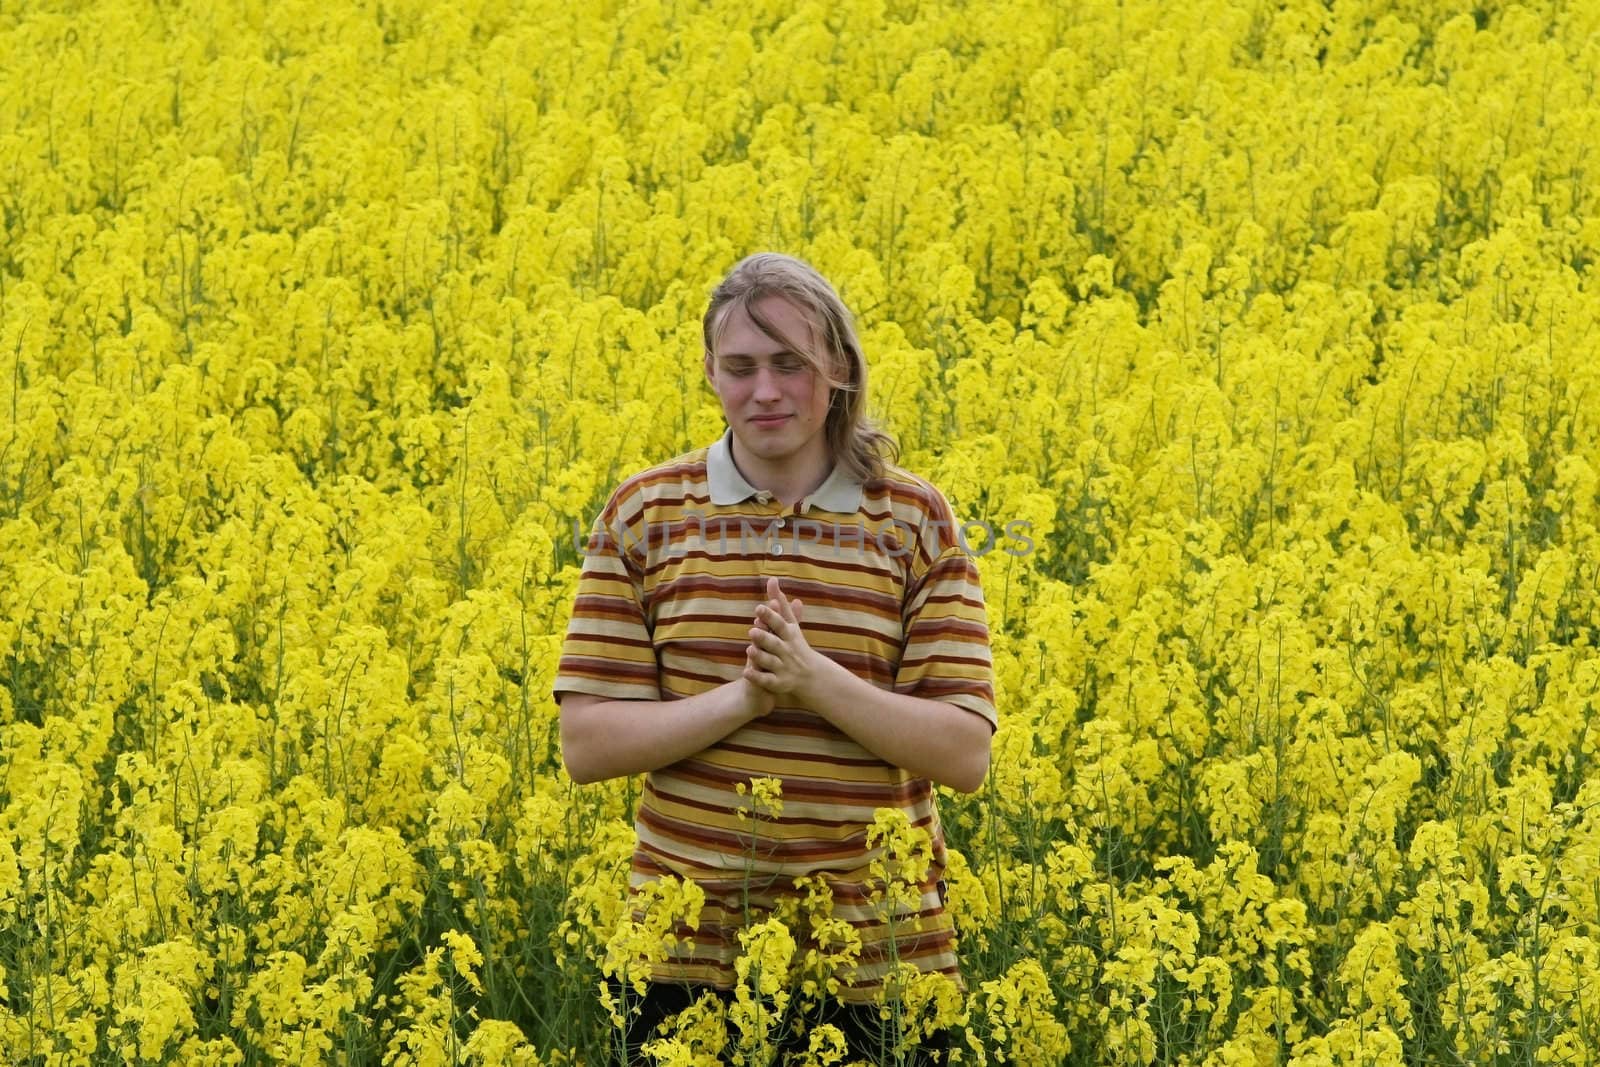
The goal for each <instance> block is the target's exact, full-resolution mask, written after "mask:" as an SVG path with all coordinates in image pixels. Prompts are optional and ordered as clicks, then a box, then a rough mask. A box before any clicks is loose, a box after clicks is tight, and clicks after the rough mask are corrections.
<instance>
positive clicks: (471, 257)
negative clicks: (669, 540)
mask: <svg viewBox="0 0 1600 1067" xmlns="http://www.w3.org/2000/svg"><path fill="white" fill-rule="evenodd" d="M0 71H4V75H3V77H0V223H3V226H4V231H3V240H0V1062H7V1063H16V1064H29V1065H32V1064H39V1065H62V1067H66V1065H76V1064H112V1063H129V1064H133V1063H138V1064H143V1063H194V1064H267V1063H294V1064H300V1063H322V1062H330V1063H346V1064H386V1065H387V1064H396V1065H400V1064H418V1065H422V1064H428V1065H432V1064H458V1063H459V1064H499V1063H514V1064H541V1065H551V1064H569V1065H576V1064H591V1065H599V1064H603V1063H605V1062H606V1061H607V1060H606V1058H607V1055H608V1049H609V1041H610V1036H609V1035H610V1020H609V1016H608V1012H609V1011H612V1010H615V1011H618V1012H620V1011H625V1010H626V1003H625V1002H619V1001H618V1000H616V999H613V998H606V999H610V1001H611V1002H610V1003H609V1004H608V1003H605V1002H603V998H602V997H601V995H600V988H601V985H602V979H603V976H604V975H607V974H610V975H615V976H618V977H622V978H624V979H625V978H627V977H628V976H629V975H631V974H632V973H634V966H635V965H636V964H637V963H638V962H639V961H640V960H641V959H643V958H647V957H648V956H649V954H650V953H651V952H652V951H658V950H659V949H660V946H661V943H662V939H663V938H664V937H667V936H670V935H671V931H672V930H673V929H674V928H675V927H676V926H677V925H678V924H679V923H680V922H682V921H686V920H687V919H689V918H692V915H693V913H694V909H695V907H696V902H695V899H694V887H693V886H675V885H665V886H661V887H659V890H658V891H657V893H656V894H655V897H656V901H655V903H656V907H655V908H653V909H652V914H651V915H650V916H649V917H648V919H647V922H645V923H644V924H640V925H632V924H629V923H625V922H623V921H622V920H623V918H624V914H623V907H622V905H623V897H624V885H625V879H626V872H625V867H626V858H627V856H628V853H629V852H630V850H631V847H632V825H631V811H632V805H633V800H634V797H635V794H636V792H637V789H638V782H637V781H631V782H630V781H616V782H612V783H608V784H605V785H597V786H584V787H578V786H575V785H574V784H573V783H572V782H571V780H570V779H568V778H567V777H566V775H565V773H564V772H563V770H562V767H561V762H560V753H559V749H558V744H557V731H556V722H557V716H556V707H555V705H554V703H553V702H552V700H551V699H550V695H549V687H550V682H551V679H552V677H553V673H554V668H555V663H556V658H557V655H558V651H559V646H560V641H561V635H562V633H563V632H564V629H565V625H566V614H567V612H568V611H569V610H570V603H571V598H572V595H573V589H574V586H575V584H576V580H577V574H578V558H579V554H578V547H579V544H580V543H581V540H582V536H583V534H584V533H585V531H586V530H587V528H588V526H589V524H590V522H592V520H593V519H594V517H595V515H596V514H597V513H598V511H599V508H600V506H601V504H602V503H603V502H604V500H605V498H606V496H607V494H608V493H609V492H610V490H611V488H612V487H613V486H614V485H615V484H616V482H617V481H618V480H620V479H621V478H622V477H623V476H625V475H626V474H628V473H631V472H632V471H634V470H636V469H638V468H640V467H643V466H645V465H646V464H649V463H652V462H658V461H660V460H664V459H666V458H668V457H671V456H673V455H675V454H677V453H678V452H681V451H683V450H686V449H688V448H691V447H695V446H697V445H700V444H705V443H707V442H709V441H710V440H711V439H712V438H713V436H714V435H716V434H717V433H718V432H720V430H721V427H722V423H721V419H720V411H719V409H718V406H717V403H716V400H715V397H714V396H713V395H712V394H711V393H710V391H709V390H708V389H707V388H706V387H705V385H704V381H703V378H702V377H701V372H700V359H699V356H700V352H699V345H700V334H699V316H700V314H701V312H702V311H703V309H704V303H705V300H706V298H707V295H708V293H709V290H710V287H711V286H712V285H713V284H714V283H715V282H716V280H717V279H718V278H719V277H720V276H721V275H722V273H723V272H724V271H725V270H726V269H727V268H728V267H729V266H730V265H731V264H732V263H733V262H734V261H735V260H737V259H738V258H739V257H740V256H742V255H743V254H745V253H746V252H749V251H753V250H756V249H762V248H773V249H779V250H783V251H787V252H791V253H794V254H796V255H799V256H802V257H804V258H806V259H807V260H809V261H811V262H813V263H814V264H816V265H817V266H818V268H819V269H821V270H822V272H823V273H824V274H826V275H828V276H829V277H830V278H832V279H834V280H835V281H836V282H837V283H838V284H839V285H840V287H841V290H842V292H843V295H844V297H845V299H846V301H847V303H849V304H850V305H851V306H852V307H853V308H854V309H855V311H856V312H857V314H858V315H859V316H860V319H861V327H862V334H863V341H864V344H865V347H866V350H867V354H868V360H869V363H870V365H871V367H872V375H873V379H872V389H873V407H874V408H875V410H876V411H877V413H878V414H879V415H880V416H881V417H882V418H883V420H884V421H885V422H886V423H887V424H888V425H889V427H890V428H891V429H892V430H893V431H894V433H895V434H896V436H897V437H898V439H899V441H900V443H901V445H902V463H903V464H904V465H905V466H907V467H909V468H911V469H912V470H914V471H917V472H918V473H921V474H923V475H925V476H927V477H928V478H929V479H930V480H932V481H933V482H934V483H935V484H937V485H939V486H941V487H942V488H943V489H944V490H945V492H946V494H947V495H948V496H949V498H950V500H951V502H952V504H953V506H954V507H955V510H956V513H957V515H958V516H961V517H962V518H964V519H966V520H969V521H970V522H971V523H972V524H973V525H972V527H970V529H971V530H973V531H977V530H981V529H982V528H983V525H984V524H987V525H988V527H989V528H990V529H992V530H994V531H996V532H997V534H998V536H997V537H996V539H995V540H994V542H993V543H992V544H987V545H986V544H984V543H983V540H982V538H979V539H978V542H977V543H976V544H975V546H974V547H975V550H977V551H983V552H984V554H983V555H982V559H981V562H980V568H981V571H982V576H983V580H984V588H985V594H986V597H987V600H988V609H989V621H990V626H991V629H992V631H993V638H994V654H995V667H996V681H997V696H998V698H999V707H1000V718H1001V724H1002V725H1001V729H1000V732H999V733H998V734H997V735H996V737H995V748H994V761H993V769H992V771H991V775H990V780H989V782H988V783H987V785H986V786H985V788H984V789H983V790H982V791H981V792H979V793H976V794H973V795H971V796H963V795H958V794H955V793H947V794H944V795H942V797H941V811H942V814H943V818H944V822H945V824H946V828H947V832H948V834H949V838H950V844H951V846H952V852H953V855H952V866H951V868H950V871H949V899H950V906H951V908H952V910H953V911H954V912H955V915H956V919H957V924H958V927H959V929H960V932H961V954H962V958H963V961H964V970H965V977H966V988H965V989H964V990H962V989H958V988H957V987H956V986H955V985H954V984H953V983H950V982H948V981H930V980H923V979H918V978H916V977H915V976H911V975H907V976H905V979H904V982H903V983H902V985H903V993H902V996H901V998H900V1000H899V1001H898V1002H897V1003H896V1004H895V1005H893V1006H892V1010H890V1009H889V1008H886V1014H887V1016H888V1018H887V1019H886V1025H892V1026H897V1027H902V1028H903V1029H904V1032H910V1031H911V1030H912V1029H913V1028H915V1027H918V1026H921V1025H924V1024H938V1025H945V1026H951V1027H953V1028H954V1030H953V1032H954V1034H955V1043H956V1047H957V1049H958V1050H959V1052H960V1057H959V1058H960V1061H961V1062H963V1063H968V1064H975V1063H988V1064H1025V1065H1054V1064H1062V1063H1073V1064H1152V1063H1162V1064H1192V1065H1201V1064H1205V1065H1243V1064H1284V1065H1290V1067H1313V1065H1315V1067H1322V1065H1334V1064H1338V1065H1355V1064H1388V1063H1445V1064H1497V1065H1498V1064H1593V1063H1596V1062H1600V726H1597V725H1594V723H1595V719H1596V714H1597V705H1600V650H1597V647H1596V646H1597V644H1600V495H1597V494H1600V415H1597V412H1600V359H1597V356H1596V354H1597V352H1600V266H1597V262H1600V156H1597V155H1596V146H1600V97H1597V92H1600V5H1595V4H1591V3H1581V2H1573V0H1549V2H1547V3H1544V4H1541V5H1536V6H1533V7H1527V6H1522V5H1518V4H1514V3H1500V2H1498V0H1482V2H1481V3H1479V4H1477V5H1476V6H1473V5H1465V4H1463V5H1453V4H1444V3H1434V2H1431V0H1428V2H1425V0H1387V2H1384V0H1348V2H1347V0H1337V2H1334V3H1330V4H1325V3H1323V2H1321V0H1234V2H1228V0H1192V2H1189V3H1185V4H1168V3H1160V2H1156V0H1120V2H1112V0H1084V2H1074V3H1066V2H1058V3H1048V2H1031V0H999V2H995V3H956V2H948V3H938V2H931V0H930V2H918V0H857V2H851V3H846V4H843V5H825V4H822V3H816V2H809V0H807V2H803V3H799V4H792V3H783V4H779V3H771V2H767V0H742V2H738V3H730V2H725V0H714V2H711V3H703V4H692V3H683V2H677V0H671V2H669V0H656V2H653V3H652V2H640V3H636V4H620V3H605V4H600V5H593V6H591V5H574V4H557V3H549V2H545V0H533V2H528V3H511V2H508V0H463V2H459V3H444V2H437V0H383V2H381V3H377V2H368V0H361V2H356V3H349V4H342V3H329V2H309V0H278V2H272V3H268V2H262V0H230V2H225V3H222V4H210V3H197V2H192V0H163V2H160V3H156V2H148V0H102V2H95V3H74V2H60V3H27V4H12V5H4V6H0ZM750 798H751V805H752V806H751V811H750V812H749V817H750V818H751V819H753V820H757V821H759V819H761V818H763V817H766V816H768V815H770V814H771V813H772V812H774V811H776V810H778V808H776V807H774V805H781V783H771V782H764V781H757V782H755V783H753V784H752V787H751V794H750ZM873 834H874V837H873V840H874V841H877V842H879V843H880V844H881V846H882V850H883V880H884V889H883V892H884V896H885V899H892V897H893V895H894V893H895V892H896V891H897V890H896V886H897V885H900V886H902V887H903V885H904V882H903V881H901V880H900V879H902V878H903V877H907V876H906V875H905V874H904V872H905V871H906V870H910V869H912V868H913V867H915V865H916V864H917V863H918V862H925V860H919V856H922V855H923V853H922V852H920V851H919V848H920V847H921V846H924V845H925V844H926V842H925V841H921V842H919V841H918V840H917V835H916V833H915V832H913V831H912V830H911V829H910V828H909V827H907V826H904V825H898V826H897V825H894V824H893V823H892V821H891V820H887V819H885V820H880V824H879V825H877V826H875V827H874V828H873ZM907 865H909V866H907ZM802 888H804V887H802ZM830 908H831V902H830V901H829V900H828V899H826V894H825V893H819V892H817V891H816V887H811V889H810V890H808V891H806V892H804V893H802V894H801V895H800V896H798V897H797V898H796V901H795V905H794V908H793V909H792V910H791V912H790V913H787V914H780V915H773V916H770V917H767V918H766V919H765V920H763V921H762V922H761V923H759V924H755V925H753V926H752V927H751V929H750V930H748V931H747V934H748V940H746V942H745V958H744V960H742V961H741V964H740V968H739V973H740V975H741V979H742V981H743V982H744V985H743V986H742V987H741V989H740V990H739V991H738V993H737V995H736V997H735V999H734V1002H733V1004H732V1005H731V1006H730V1007H728V1008H727V1010H726V1018H724V1015H723V1013H722V1012H721V1011H720V1009H719V1010H717V1011H712V1010H709V1009H707V1008H704V1007H703V1008H702V1009H696V1010H695V1011H692V1012H690V1013H687V1014H686V1016H685V1017H684V1018H683V1019H681V1020H680V1023H679V1027H678V1031H677V1033H676V1035H675V1036H672V1037H668V1038H664V1039H663V1040H661V1041H659V1042H657V1043H656V1044H655V1045H654V1046H652V1049H653V1053H654V1055H655V1057H656V1059H657V1061H658V1062H659V1063H662V1064H671V1065H701V1064H717V1063H721V1062H741V1063H746V1064H764V1063H767V1062H769V1060H770V1055H771V1053H770V1050H771V1048H772V1041H771V1038H772V1034H773V1027H775V1026H777V1025H781V1019H782V1017H783V1013H784V1010H785V1008H786V1007H787V1008H788V1009H789V1010H791V1011H793V1010H796V1009H797V1007H798V1006H801V1005H804V1004H807V1003H812V1002H814V1001H815V1000H816V998H818V997H820V996H823V995H825V992H826V990H827V988H828V983H829V982H830V981H832V980H834V979H833V976H834V975H835V974H836V973H838V969H839V968H841V967H845V966H848V963H849V959H850V938H849V934H850V927H849V924H848V923H843V922H842V921H840V920H837V919H834V918H833V917H832V914H831V910H830ZM803 930H807V931H809V932H810V936H809V937H801V936H797V935H799V934H800V933H801V932H802V931H803ZM625 1000H626V997H623V998H621V1001H625ZM829 1037H830V1035H828V1034H819V1035H815V1040H814V1041H813V1046H812V1048H813V1051H812V1053H811V1055H810V1058H809V1062H810V1063H812V1064H817V1065H821V1064H826V1063H834V1062H839V1053H838V1051H837V1050H836V1049H835V1048H834V1046H833V1045H832V1043H831V1042H830V1040H829Z"/></svg>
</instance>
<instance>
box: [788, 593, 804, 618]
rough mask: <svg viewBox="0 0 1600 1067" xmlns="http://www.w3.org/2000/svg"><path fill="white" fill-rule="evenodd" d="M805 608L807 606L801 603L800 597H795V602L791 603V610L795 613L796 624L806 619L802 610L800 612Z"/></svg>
mask: <svg viewBox="0 0 1600 1067" xmlns="http://www.w3.org/2000/svg"><path fill="white" fill-rule="evenodd" d="M804 607H805V604H804V602H802V601H801V599H800V598H799V597H795V598H794V599H793V600H791V601H789V610H791V611H793V612H794V621H795V622H799V621H800V620H801V619H802V618H804V617H805V616H804V615H803V614H801V610H800V609H801V608H804Z"/></svg>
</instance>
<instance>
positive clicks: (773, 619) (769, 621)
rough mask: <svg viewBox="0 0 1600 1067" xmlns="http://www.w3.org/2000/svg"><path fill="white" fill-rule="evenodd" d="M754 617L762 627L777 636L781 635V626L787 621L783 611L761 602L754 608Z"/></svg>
mask: <svg viewBox="0 0 1600 1067" xmlns="http://www.w3.org/2000/svg"><path fill="white" fill-rule="evenodd" d="M756 619H757V620H758V621H759V622H760V623H761V625H762V626H763V627H765V628H766V629H767V630H769V631H771V632H772V633H774V634H776V635H777V636H779V637H782V636H783V633H784V631H783V628H784V626H785V625H786V623H787V621H788V620H786V619H785V618H784V617H783V613H782V612H780V611H779V610H778V609H777V608H776V607H774V606H772V605H771V604H762V605H761V606H760V607H758V608H756Z"/></svg>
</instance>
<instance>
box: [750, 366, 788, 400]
mask: <svg viewBox="0 0 1600 1067" xmlns="http://www.w3.org/2000/svg"><path fill="white" fill-rule="evenodd" d="M753 395H754V397H755V399H756V401H757V402H758V403H764V404H774V403H777V402H778V401H779V400H780V399H782V397H783V394H782V393H781V392H779V390H778V375H777V373H776V372H774V371H773V370H772V368H771V367H757V368H756V381H755V391H754V393H753Z"/></svg>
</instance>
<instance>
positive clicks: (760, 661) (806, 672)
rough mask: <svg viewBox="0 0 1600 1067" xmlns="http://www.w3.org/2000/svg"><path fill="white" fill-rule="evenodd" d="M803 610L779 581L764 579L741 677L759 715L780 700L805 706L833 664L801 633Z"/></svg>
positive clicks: (796, 599)
mask: <svg viewBox="0 0 1600 1067" xmlns="http://www.w3.org/2000/svg"><path fill="white" fill-rule="evenodd" d="M804 608H805V605H804V604H803V603H802V602H801V600H800V598H799V597H796V598H794V599H792V600H791V599H790V598H789V597H788V596H786V595H785V594H784V592H783V588H782V587H781V586H780V585H779V584H778V579H776V578H768V579H767V599H766V602H765V603H762V604H758V605H756V614H755V622H754V624H753V625H752V626H751V627H750V644H749V645H748V646H747V647H746V648H745V653H744V672H743V677H744V679H745V681H747V682H749V683H750V685H751V687H752V689H753V690H754V694H755V697H756V710H757V713H758V715H765V714H766V713H767V712H769V711H771V710H772V709H773V707H774V706H776V704H777V702H778V698H780V697H783V698H786V702H787V703H792V704H799V705H802V706H803V705H806V704H807V703H808V700H807V697H808V695H809V694H810V693H811V692H813V690H814V687H815V684H816V683H817V681H818V680H819V679H820V678H821V676H822V674H823V672H824V671H826V670H827V669H828V668H829V667H830V666H832V665H833V661H832V660H830V659H828V658H827V657H826V656H824V655H822V654H821V653H819V652H818V651H816V650H815V649H814V648H812V647H811V645H810V643H809V642H807V641H806V638H805V635H804V634H803V633H801V632H800V619H801V617H802V614H803V612H804Z"/></svg>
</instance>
